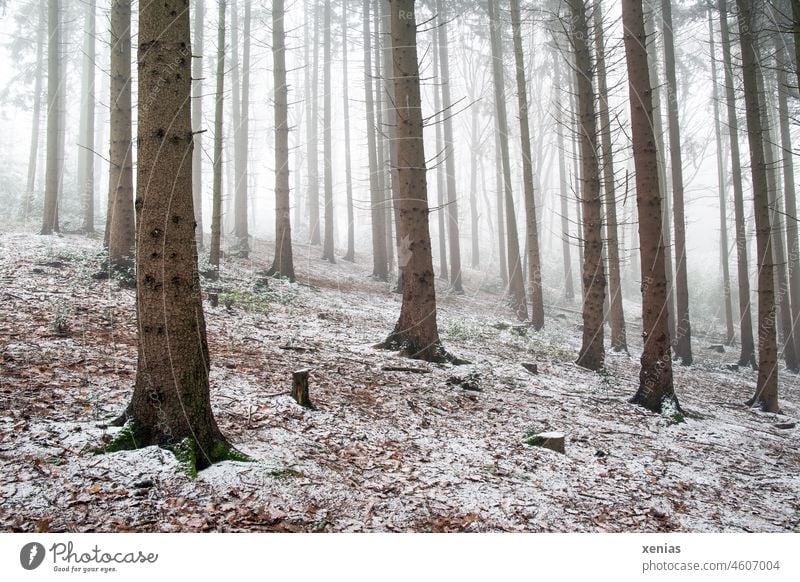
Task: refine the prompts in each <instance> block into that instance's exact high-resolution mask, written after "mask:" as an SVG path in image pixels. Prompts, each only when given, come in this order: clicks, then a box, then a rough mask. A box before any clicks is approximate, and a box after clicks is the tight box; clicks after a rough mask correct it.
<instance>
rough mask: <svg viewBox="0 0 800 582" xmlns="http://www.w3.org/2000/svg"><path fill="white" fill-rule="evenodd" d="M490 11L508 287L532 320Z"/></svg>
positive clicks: (520, 311)
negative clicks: (521, 253) (526, 288)
mask: <svg viewBox="0 0 800 582" xmlns="http://www.w3.org/2000/svg"><path fill="white" fill-rule="evenodd" d="M486 6H487V7H488V12H489V30H490V34H491V42H492V76H493V79H494V98H495V108H496V112H497V118H496V122H497V134H498V139H499V142H500V159H501V162H502V166H503V192H504V194H505V197H504V198H505V199H504V202H505V216H506V234H507V240H508V244H507V247H506V250H507V255H508V286H509V295H510V298H511V306H512V308H513V309H514V312H515V313H516V315H517V319H519V320H520V321H525V320H527V319H528V305H527V300H526V298H525V283H524V280H523V272H522V261H521V259H520V252H519V238H518V234H517V218H516V216H515V213H514V192H513V190H512V186H511V162H510V158H509V154H508V114H507V112H506V102H505V74H504V72H503V44H502V41H501V39H500V30H499V27H500V20H499V18H498V17H497V15H496V13H495V10H496V8H495V6H494V3H493V2H491V1H489V2H487V3H486Z"/></svg>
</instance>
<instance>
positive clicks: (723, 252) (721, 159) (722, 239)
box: [708, 10, 735, 345]
mask: <svg viewBox="0 0 800 582" xmlns="http://www.w3.org/2000/svg"><path fill="white" fill-rule="evenodd" d="M708 37H709V39H710V42H711V75H712V84H713V88H712V91H713V94H712V99H713V101H714V136H715V138H716V142H717V184H718V187H719V232H720V234H719V252H720V263H721V264H722V298H723V301H724V304H725V343H726V344H728V345H732V344H733V342H734V340H735V333H734V330H733V304H732V301H731V275H730V268H729V267H728V200H727V198H728V197H727V193H726V186H727V182H726V172H725V146H724V143H723V140H722V128H721V127H720V110H719V102H720V94H719V85H718V82H719V81H718V78H717V77H718V75H717V56H716V54H717V53H716V43H715V41H714V13H713V11H712V10H709V11H708Z"/></svg>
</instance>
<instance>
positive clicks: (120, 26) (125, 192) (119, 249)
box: [106, 0, 151, 267]
mask: <svg viewBox="0 0 800 582" xmlns="http://www.w3.org/2000/svg"><path fill="white" fill-rule="evenodd" d="M144 103H145V105H146V106H147V107H150V106H151V104H149V103H147V102H146V101H145V102H144ZM110 125H111V152H110V156H109V165H108V167H109V174H108V220H107V222H106V242H107V245H108V256H109V259H110V260H111V263H112V264H113V265H116V266H118V267H126V266H128V265H129V264H130V263H131V259H132V258H133V252H134V245H135V244H136V226H135V216H134V208H133V140H132V138H131V134H132V129H131V0H113V1H112V3H111V121H110Z"/></svg>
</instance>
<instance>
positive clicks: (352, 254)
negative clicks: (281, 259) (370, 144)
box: [342, 1, 356, 262]
mask: <svg viewBox="0 0 800 582" xmlns="http://www.w3.org/2000/svg"><path fill="white" fill-rule="evenodd" d="M347 15H348V6H347V2H346V1H344V2H342V91H343V96H342V98H343V100H344V110H343V113H344V173H345V181H346V183H347V253H345V255H344V257H342V258H343V259H344V260H345V261H350V262H352V261H355V258H356V243H355V240H356V224H355V221H356V219H355V214H354V211H353V169H352V164H351V160H350V88H349V86H348V83H349V81H348V71H347Z"/></svg>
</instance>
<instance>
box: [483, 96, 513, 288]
mask: <svg viewBox="0 0 800 582" xmlns="http://www.w3.org/2000/svg"><path fill="white" fill-rule="evenodd" d="M496 97H497V96H496V95H495V98H496ZM494 117H495V118H494V123H495V132H494V136H495V137H494V152H495V155H494V169H495V191H496V192H495V194H496V196H495V206H496V207H497V248H498V258H499V260H500V279H501V280H502V281H503V285H508V260H507V253H506V222H505V221H506V217H505V210H504V208H505V204H503V197H504V196H505V183H504V182H503V154H502V147H500V132H499V131H497V127H498V122H497V107H496V106H495V115H494ZM486 206H487V207H489V204H487V205H486Z"/></svg>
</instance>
